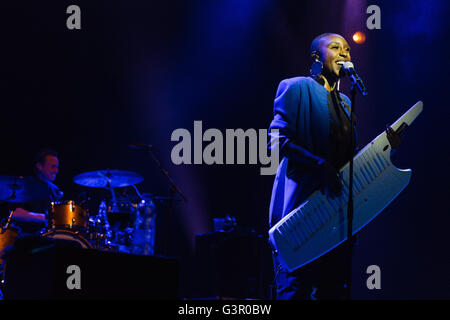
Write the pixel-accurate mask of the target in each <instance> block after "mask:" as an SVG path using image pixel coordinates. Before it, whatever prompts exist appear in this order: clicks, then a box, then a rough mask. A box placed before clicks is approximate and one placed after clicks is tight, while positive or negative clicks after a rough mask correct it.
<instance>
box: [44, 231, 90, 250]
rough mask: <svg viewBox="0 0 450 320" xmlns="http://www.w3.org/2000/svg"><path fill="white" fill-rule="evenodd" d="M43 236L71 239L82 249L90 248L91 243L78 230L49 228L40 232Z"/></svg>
mask: <svg viewBox="0 0 450 320" xmlns="http://www.w3.org/2000/svg"><path fill="white" fill-rule="evenodd" d="M42 236H43V237H47V238H52V239H58V240H67V241H72V242H74V244H75V243H76V244H77V246H79V247H81V248H84V249H92V245H91V244H90V243H89V241H87V240H86V238H85V237H83V236H82V235H81V234H80V233H79V232H77V231H72V230H67V229H51V230H49V231H47V232H45V233H43V234H42Z"/></svg>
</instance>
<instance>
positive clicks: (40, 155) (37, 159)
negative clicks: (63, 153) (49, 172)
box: [33, 149, 58, 166]
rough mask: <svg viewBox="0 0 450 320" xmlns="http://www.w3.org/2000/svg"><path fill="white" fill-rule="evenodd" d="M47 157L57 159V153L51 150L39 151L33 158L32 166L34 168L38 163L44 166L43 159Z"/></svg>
mask: <svg viewBox="0 0 450 320" xmlns="http://www.w3.org/2000/svg"><path fill="white" fill-rule="evenodd" d="M47 156H53V157H57V156H58V152H56V151H55V150H52V149H41V150H39V152H38V153H37V154H36V156H35V157H34V162H33V164H34V166H36V165H37V164H38V163H40V164H44V163H45V159H46V158H47Z"/></svg>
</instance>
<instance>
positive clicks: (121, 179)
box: [73, 170, 144, 188]
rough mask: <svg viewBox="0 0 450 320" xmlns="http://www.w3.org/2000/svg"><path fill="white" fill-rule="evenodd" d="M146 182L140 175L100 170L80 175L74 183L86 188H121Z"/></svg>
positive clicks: (129, 172) (74, 179) (121, 171)
mask: <svg viewBox="0 0 450 320" xmlns="http://www.w3.org/2000/svg"><path fill="white" fill-rule="evenodd" d="M143 180H144V178H143V177H141V176H140V175H139V174H137V173H135V172H132V171H123V170H99V171H90V172H85V173H80V174H79V175H77V176H76V177H75V178H73V181H74V182H75V183H77V184H79V185H82V186H84V187H91V188H121V187H128V186H131V185H134V184H138V183H140V182H142V181H143Z"/></svg>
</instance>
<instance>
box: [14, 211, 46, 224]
mask: <svg viewBox="0 0 450 320" xmlns="http://www.w3.org/2000/svg"><path fill="white" fill-rule="evenodd" d="M13 218H14V219H17V220H20V221H28V222H45V221H46V218H45V214H43V213H36V212H31V211H28V210H25V209H22V208H17V209H16V210H14V214H13Z"/></svg>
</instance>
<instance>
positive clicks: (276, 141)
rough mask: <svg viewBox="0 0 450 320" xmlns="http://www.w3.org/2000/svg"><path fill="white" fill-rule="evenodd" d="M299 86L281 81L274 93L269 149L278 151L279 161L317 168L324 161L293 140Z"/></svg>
mask: <svg viewBox="0 0 450 320" xmlns="http://www.w3.org/2000/svg"><path fill="white" fill-rule="evenodd" d="M300 91H301V90H300V86H299V85H298V83H296V82H294V81H292V80H290V79H287V80H283V81H282V82H281V83H280V84H279V86H278V90H277V93H276V97H275V101H274V111H273V120H272V122H271V124H270V127H269V135H270V142H269V146H268V147H269V149H270V150H271V151H272V152H273V151H274V150H275V151H276V150H278V151H279V153H280V159H282V158H283V157H286V158H288V159H289V160H292V161H294V162H296V163H298V164H300V165H307V166H311V167H317V166H319V165H320V164H322V163H323V162H324V160H323V159H322V158H320V157H318V156H316V155H313V154H312V153H311V152H309V151H308V150H307V149H305V148H304V147H302V146H300V145H299V143H298V141H296V140H295V135H296V129H297V125H298V122H297V119H298V113H299V108H300V103H301V102H300V101H301V100H300V96H301V94H302V93H301V92H300Z"/></svg>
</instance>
